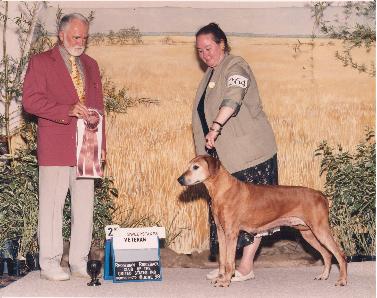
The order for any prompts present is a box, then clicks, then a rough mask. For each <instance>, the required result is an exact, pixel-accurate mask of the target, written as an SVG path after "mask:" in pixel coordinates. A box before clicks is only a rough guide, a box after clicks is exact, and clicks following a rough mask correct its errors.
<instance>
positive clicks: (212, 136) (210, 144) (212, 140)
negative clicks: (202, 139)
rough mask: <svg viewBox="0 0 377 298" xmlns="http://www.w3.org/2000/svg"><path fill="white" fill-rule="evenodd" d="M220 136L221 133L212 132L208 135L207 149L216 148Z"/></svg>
mask: <svg viewBox="0 0 377 298" xmlns="http://www.w3.org/2000/svg"><path fill="white" fill-rule="evenodd" d="M218 136H219V132H217V131H213V130H211V131H210V132H209V133H208V134H207V135H206V148H208V149H212V148H214V147H215V142H216V139H217V137H218Z"/></svg>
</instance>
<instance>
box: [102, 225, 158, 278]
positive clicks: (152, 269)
mask: <svg viewBox="0 0 377 298" xmlns="http://www.w3.org/2000/svg"><path fill="white" fill-rule="evenodd" d="M109 234H110V235H109ZM159 238H165V228H161V227H148V228H120V227H119V226H108V227H106V248H105V266H104V267H105V272H104V278H105V279H112V280H113V281H114V282H123V281H148V280H150V281H153V280H161V278H162V276H161V264H160V247H159Z"/></svg>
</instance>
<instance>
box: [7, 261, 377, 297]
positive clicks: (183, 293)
mask: <svg viewBox="0 0 377 298" xmlns="http://www.w3.org/2000/svg"><path fill="white" fill-rule="evenodd" d="M321 270H322V267H320V266H297V267H290V268H287V267H281V268H276V267H275V268H258V269H256V271H255V274H256V279H254V280H248V281H245V282H237V283H236V282H234V283H232V284H231V285H230V287H229V288H215V287H213V286H212V285H211V283H210V282H209V281H208V280H206V279H205V274H206V273H207V272H208V269H194V268H163V269H162V281H154V282H151V281H147V282H124V283H113V282H112V281H104V280H102V279H101V280H100V281H101V283H102V285H101V286H98V287H88V286H87V285H86V284H87V282H88V281H89V280H85V279H80V278H72V279H71V280H69V281H63V282H52V281H46V280H41V279H40V278H39V274H40V272H39V271H33V272H31V273H29V274H28V275H26V276H25V277H24V278H22V279H20V280H17V281H15V282H13V283H12V284H10V285H9V286H7V287H6V288H3V289H1V290H0V297H4V298H5V297H179V298H183V297H195V298H197V297H216V298H219V297H237V298H242V297H279V298H285V297H290V298H292V297H331V298H335V297H340V298H348V297H349V298H351V297H352V298H357V297H360V298H361V297H362V298H369V297H376V263H375V262H362V263H349V264H348V285H347V286H345V287H335V286H334V284H335V282H336V280H337V277H338V273H339V270H338V267H337V266H336V265H333V266H332V270H331V274H330V277H329V279H328V280H326V281H317V280H313V278H314V276H316V275H318V274H319V273H320V272H321Z"/></svg>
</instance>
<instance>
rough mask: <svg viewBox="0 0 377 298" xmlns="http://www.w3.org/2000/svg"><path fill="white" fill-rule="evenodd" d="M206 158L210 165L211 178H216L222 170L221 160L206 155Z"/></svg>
mask: <svg viewBox="0 0 377 298" xmlns="http://www.w3.org/2000/svg"><path fill="white" fill-rule="evenodd" d="M204 158H205V161H206V162H207V164H208V172H209V176H210V177H212V176H216V174H217V171H218V170H219V169H220V165H221V163H220V160H218V159H217V158H214V157H212V156H209V155H206V156H205V157H204Z"/></svg>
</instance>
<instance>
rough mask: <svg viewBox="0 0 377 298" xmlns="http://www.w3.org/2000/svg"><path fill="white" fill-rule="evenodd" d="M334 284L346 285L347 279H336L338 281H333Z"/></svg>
mask: <svg viewBox="0 0 377 298" xmlns="http://www.w3.org/2000/svg"><path fill="white" fill-rule="evenodd" d="M335 285H336V286H341V287H342V286H346V285H347V280H346V279H338V281H337V282H336V283H335Z"/></svg>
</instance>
